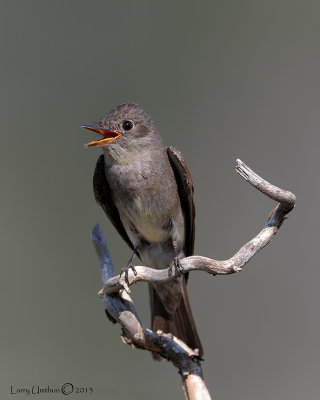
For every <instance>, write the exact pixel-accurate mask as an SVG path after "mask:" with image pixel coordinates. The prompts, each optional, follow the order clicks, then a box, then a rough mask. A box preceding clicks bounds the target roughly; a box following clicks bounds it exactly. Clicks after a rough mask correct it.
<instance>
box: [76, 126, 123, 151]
mask: <svg viewBox="0 0 320 400" xmlns="http://www.w3.org/2000/svg"><path fill="white" fill-rule="evenodd" d="M81 128H86V129H89V130H90V131H94V132H98V133H100V135H101V136H102V139H97V140H93V141H92V142H89V143H87V144H85V145H84V147H89V146H104V145H105V144H106V143H108V142H113V141H114V140H116V139H118V137H119V136H121V133H119V132H116V131H108V130H107V129H104V128H101V126H100V125H99V124H93V125H82V127H81Z"/></svg>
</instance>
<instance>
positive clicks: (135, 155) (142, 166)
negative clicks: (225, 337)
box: [82, 103, 203, 359]
mask: <svg viewBox="0 0 320 400" xmlns="http://www.w3.org/2000/svg"><path fill="white" fill-rule="evenodd" d="M82 127H83V128H86V129H88V130H90V131H93V132H96V133H99V134H100V135H101V137H100V138H98V139H96V140H93V141H91V142H89V143H87V144H86V145H85V147H94V146H95V147H98V148H101V149H102V151H103V153H102V154H101V155H100V157H99V158H98V161H97V163H96V167H95V171H94V175H93V190H94V195H95V199H96V201H97V203H98V204H99V205H100V206H101V207H102V208H103V210H104V212H105V213H106V215H107V217H108V218H109V219H110V221H111V223H112V224H113V225H114V227H115V228H116V230H117V231H118V232H119V234H120V235H121V237H122V238H123V240H124V241H125V242H126V243H127V244H128V245H129V247H130V248H131V249H132V254H131V256H130V258H129V260H128V262H127V264H126V265H125V266H124V267H123V268H122V270H121V274H120V276H121V275H122V274H124V275H125V279H126V280H127V279H128V271H129V269H130V268H131V269H132V270H133V272H134V273H136V271H135V268H134V265H133V259H134V257H135V256H138V257H139V258H140V259H141V261H142V262H143V264H144V265H145V266H147V267H150V268H156V269H163V268H175V270H178V272H180V274H177V275H179V277H178V278H177V279H175V280H172V281H170V282H167V283H166V284H149V293H150V305H151V326H152V329H153V330H154V331H158V330H160V331H162V332H165V333H171V334H173V335H174V336H176V337H178V338H179V339H181V340H182V341H184V342H185V343H186V344H187V345H188V346H189V347H190V348H192V349H194V350H195V354H197V355H199V357H201V356H202V355H203V348H202V345H201V341H200V338H199V335H198V332H197V328H196V324H195V321H194V318H193V315H192V311H191V307H190V303H189V299H188V294H187V288H186V284H187V280H188V274H182V272H183V269H182V266H181V263H180V259H181V258H183V257H187V256H191V255H192V254H193V251H194V240H195V206H194V200H193V194H194V188H193V183H192V179H191V175H190V172H189V170H188V167H187V165H186V163H185V161H184V159H183V156H182V154H181V152H180V151H179V150H178V149H176V148H175V147H173V146H170V147H166V146H165V144H164V143H163V141H162V139H161V136H160V133H159V131H158V129H157V127H156V125H155V123H154V122H153V120H152V119H151V117H150V116H149V115H148V114H147V113H146V112H144V111H143V109H142V108H141V107H140V106H139V105H137V104H135V103H123V104H120V105H119V106H117V107H115V108H113V109H112V110H111V111H109V112H108V113H107V114H105V115H104V116H103V117H102V118H101V120H100V121H99V123H96V124H88V125H83V126H82ZM171 272H172V269H171ZM154 358H155V359H160V358H161V357H159V355H155V354H154Z"/></svg>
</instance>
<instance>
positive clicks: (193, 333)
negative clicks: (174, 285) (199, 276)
mask: <svg viewBox="0 0 320 400" xmlns="http://www.w3.org/2000/svg"><path fill="white" fill-rule="evenodd" d="M149 291H150V302H151V324H152V325H151V326H152V330H154V331H157V330H158V329H159V330H162V331H163V332H165V333H172V334H173V335H174V336H177V337H178V338H179V339H181V340H182V341H183V342H185V343H186V344H187V345H188V346H189V347H190V348H192V349H198V350H199V355H200V356H202V355H203V349H202V345H201V341H200V338H199V335H198V332H197V328H196V324H195V322H194V319H193V315H192V311H191V307H190V303H189V299H188V294H187V287H186V280H185V279H183V283H182V298H181V303H180V305H179V307H178V308H177V311H176V313H175V314H174V316H173V318H171V319H170V317H169V315H168V313H167V311H166V310H165V308H164V306H163V304H162V302H161V300H160V297H159V296H158V294H157V292H156V291H155V289H154V288H153V287H152V285H149ZM153 357H154V358H155V359H156V360H161V357H160V356H159V355H158V354H157V353H154V354H153Z"/></svg>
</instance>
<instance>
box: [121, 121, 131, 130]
mask: <svg viewBox="0 0 320 400" xmlns="http://www.w3.org/2000/svg"><path fill="white" fill-rule="evenodd" d="M122 127H123V129H124V130H125V131H130V129H132V128H133V123H132V122H131V121H124V123H123V124H122Z"/></svg>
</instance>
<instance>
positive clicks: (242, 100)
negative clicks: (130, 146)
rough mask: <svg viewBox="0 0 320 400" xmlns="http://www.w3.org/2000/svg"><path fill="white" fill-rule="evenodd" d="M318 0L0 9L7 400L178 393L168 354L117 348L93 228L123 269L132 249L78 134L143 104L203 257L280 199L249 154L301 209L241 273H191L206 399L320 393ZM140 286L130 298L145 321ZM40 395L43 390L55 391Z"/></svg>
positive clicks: (217, 254) (251, 230)
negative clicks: (191, 215)
mask: <svg viewBox="0 0 320 400" xmlns="http://www.w3.org/2000/svg"><path fill="white" fill-rule="evenodd" d="M319 12H320V4H319V2H318V1H281V0H280V1H236V0H232V1H210V2H209V1H197V2H189V1H164V0H162V1H146V0H145V1H138V0H137V1H134V2H133V1H90V2H89V1H40V0H39V1H33V0H30V1H15V0H10V1H8V0H6V1H2V2H1V5H0V31H1V36H0V37H1V38H0V46H1V47H0V49H1V50H0V52H1V53H0V54H1V66H0V68H1V74H0V78H1V94H0V102H1V103H0V105H1V149H0V151H1V156H0V163H1V169H0V172H1V199H0V201H1V204H0V206H1V242H0V243H1V280H0V282H1V283H0V285H1V290H0V296H1V298H0V301H1V333H0V335H1V337H0V340H1V371H0V376H1V378H0V379H1V385H0V386H1V388H0V390H1V392H0V395H1V396H0V397H1V399H10V398H12V397H14V398H21V397H23V395H15V396H13V395H10V386H11V385H12V386H13V390H16V388H25V387H32V385H35V386H37V385H39V386H40V387H46V386H47V385H50V386H51V387H59V386H61V385H62V384H63V383H65V382H72V383H73V384H74V385H75V386H78V387H90V386H91V387H92V388H93V389H94V392H93V394H91V395H82V397H81V396H80V395H78V396H75V395H74V396H73V397H74V398H75V397H77V398H88V399H103V398H105V399H129V398H134V399H138V398H139V399H151V398H152V399H162V398H167V399H169V398H170V399H171V398H172V399H173V398H181V399H182V398H183V393H182V390H181V383H180V377H179V376H178V374H177V372H176V370H175V369H174V368H173V367H172V366H171V365H170V364H169V363H167V362H166V361H163V362H161V363H155V362H154V361H153V360H152V359H151V356H150V354H148V353H147V352H143V351H139V350H134V351H133V350H131V349H130V348H129V347H128V346H125V345H123V344H122V343H121V340H120V337H119V334H120V329H119V326H113V325H111V324H110V323H109V321H108V320H107V319H106V318H105V315H104V310H103V306H102V303H101V301H100V300H99V298H98V297H97V295H96V293H97V291H98V290H99V289H100V288H101V281H100V275H99V264H98V259H97V257H96V254H95V252H94V249H93V246H92V244H91V241H90V238H89V233H90V229H91V228H92V226H93V225H94V224H95V223H96V222H97V221H99V222H100V223H101V225H102V227H103V229H104V231H105V234H106V237H107V240H108V244H109V247H110V250H111V253H112V256H113V260H114V263H115V267H116V270H117V271H119V270H120V268H121V267H122V266H123V265H124V263H125V262H126V261H127V259H128V256H129V249H128V248H127V247H126V245H125V244H124V243H123V242H122V240H121V238H120V237H119V235H118V234H117V233H116V231H115V230H114V228H113V227H112V226H111V224H110V223H109V221H107V219H106V217H105V215H104V214H103V211H102V210H101V209H100V208H99V207H98V205H97V204H96V203H95V200H94V197H93V193H92V174H93V170H94V166H95V163H96V160H97V158H98V156H99V154H100V150H99V149H95V148H93V149H84V148H83V144H85V143H87V142H88V141H89V140H92V139H91V138H92V137H93V135H92V134H91V133H90V132H87V131H84V130H80V129H79V127H80V125H82V124H83V123H90V122H96V121H98V120H99V119H100V117H101V116H102V115H103V114H104V113H105V112H107V111H108V110H110V109H111V108H112V107H114V106H116V105H117V104H119V103H121V102H124V101H133V102H137V103H139V104H140V105H141V106H142V107H143V108H144V109H145V110H146V111H147V112H148V113H149V114H150V115H151V116H152V117H153V119H154V121H155V122H156V124H157V125H158V127H159V128H160V132H161V134H162V136H163V139H164V141H165V143H167V144H168V145H174V146H176V147H178V148H179V149H180V150H181V151H182V153H183V154H184V157H185V159H186V161H187V163H188V166H189V168H190V170H191V172H192V176H193V180H194V185H195V200H196V206H197V235H196V254H201V255H204V256H209V257H212V258H216V259H226V258H229V257H230V256H232V255H233V253H234V252H235V251H236V250H237V249H238V248H239V247H240V246H241V245H242V244H243V243H245V242H246V241H248V240H250V239H251V238H252V237H253V236H254V235H255V234H256V233H257V232H258V231H259V230H260V229H261V228H262V227H263V225H264V224H265V222H266V220H267V217H268V214H269V212H270V210H271V209H272V208H273V207H274V203H273V202H272V201H271V200H269V199H267V198H265V197H264V196H263V195H262V194H260V193H259V192H257V191H255V190H254V189H253V188H252V187H250V186H249V185H248V184H246V183H245V182H244V181H242V179H241V178H240V177H239V176H237V174H236V173H235V170H234V167H235V159H236V158H241V159H242V160H243V161H245V162H246V163H248V164H249V166H251V167H252V168H254V169H255V170H256V171H257V172H258V173H260V174H261V175H262V176H263V177H264V178H266V179H267V180H269V181H271V182H272V183H274V184H276V185H279V186H281V187H284V188H287V189H289V190H291V191H293V192H294V193H295V194H296V195H297V199H298V203H297V207H296V209H295V210H294V212H293V213H292V214H290V215H289V219H288V220H287V221H286V223H285V224H284V226H283V227H282V229H281V230H280V231H279V233H278V235H277V236H276V238H275V239H274V241H273V242H272V243H271V245H269V246H268V247H267V248H265V249H264V250H263V251H262V252H261V253H259V254H258V255H257V256H256V257H255V258H254V259H253V260H252V261H251V262H250V263H249V264H248V265H247V267H246V268H245V271H243V272H242V273H241V274H237V275H233V276H229V277H215V278H213V277H211V276H209V275H206V274H204V273H192V274H191V278H190V280H189V282H190V283H189V293H190V298H191V303H192V307H193V311H194V314H195V318H196V320H197V324H198V329H199V332H200V336H201V338H202V341H203V344H204V349H205V362H204V363H203V369H204V374H205V378H206V382H207V384H208V387H209V389H210V391H211V393H212V394H213V395H214V397H215V398H216V399H220V400H221V399H224V400H228V399H234V398H237V399H247V400H248V399H252V400H255V399H259V400H267V399H290V400H295V399H296V400H298V399H299V400H300V399H308V400H312V399H319V382H320V379H319V378H320V375H319V367H320V352H319V335H320V321H319V300H320V294H319V278H320V273H319V269H320V268H319V258H318V246H319V239H318V230H319V218H318V214H319V211H318V198H319V194H320V193H319V185H318V184H317V182H318V179H319V178H318V174H319V162H318V157H319V156H318V153H319V145H320V140H319V122H320V121H319V115H320V113H319V100H320V96H319V90H320V85H319V70H320V56H319V45H320V40H319V39H320V36H319V34H320V27H319ZM147 296H148V292H147V287H146V285H144V284H139V285H136V286H135V287H134V288H133V298H134V301H135V304H136V307H137V309H138V311H139V313H140V316H141V317H142V319H143V322H144V324H145V326H149V305H148V297H147ZM61 396H62V395H53V394H51V395H48V394H46V395H45V394H44V395H40V396H38V397H37V398H39V399H40V398H41V399H42V398H43V399H47V398H48V397H50V398H52V399H53V398H57V399H58V398H61Z"/></svg>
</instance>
